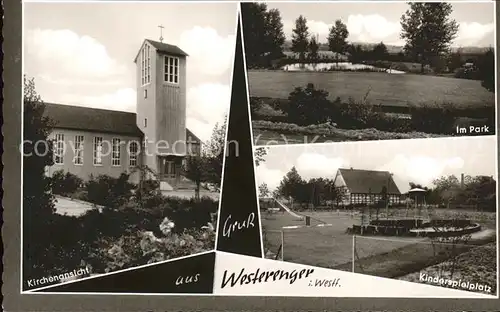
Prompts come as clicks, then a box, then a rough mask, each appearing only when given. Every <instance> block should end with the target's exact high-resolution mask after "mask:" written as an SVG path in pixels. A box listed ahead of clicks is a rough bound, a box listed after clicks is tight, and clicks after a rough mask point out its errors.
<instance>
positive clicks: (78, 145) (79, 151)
mask: <svg viewBox="0 0 500 312" xmlns="http://www.w3.org/2000/svg"><path fill="white" fill-rule="evenodd" d="M83 140H84V138H83V135H75V157H74V158H73V163H74V164H75V165H83Z"/></svg>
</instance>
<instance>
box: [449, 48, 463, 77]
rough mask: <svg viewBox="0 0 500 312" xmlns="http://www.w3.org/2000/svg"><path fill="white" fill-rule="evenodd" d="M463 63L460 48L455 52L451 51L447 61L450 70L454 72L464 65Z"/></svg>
mask: <svg viewBox="0 0 500 312" xmlns="http://www.w3.org/2000/svg"><path fill="white" fill-rule="evenodd" d="M462 65H463V61H462V55H461V53H460V50H459V51H457V52H454V53H450V55H449V56H448V62H447V66H448V70H449V71H450V72H454V71H455V70H457V69H459V68H460V67H462Z"/></svg>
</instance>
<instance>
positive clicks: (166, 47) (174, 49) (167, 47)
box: [134, 39, 189, 62]
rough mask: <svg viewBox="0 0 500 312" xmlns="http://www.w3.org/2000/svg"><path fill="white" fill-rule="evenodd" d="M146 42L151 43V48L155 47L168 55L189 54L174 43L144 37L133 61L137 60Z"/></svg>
mask: <svg viewBox="0 0 500 312" xmlns="http://www.w3.org/2000/svg"><path fill="white" fill-rule="evenodd" d="M146 42H147V43H149V44H150V45H152V46H153V48H155V49H156V50H157V51H159V52H163V53H166V54H170V55H176V56H189V55H188V54H187V53H186V52H184V51H183V50H182V49H181V48H179V47H178V46H176V45H173V44H168V43H163V42H159V41H154V40H151V39H145V40H144V42H143V43H142V45H141V48H140V49H139V51H137V54H136V55H135V58H134V62H137V58H138V57H139V54H140V53H141V50H142V47H143V46H144V44H145V43H146Z"/></svg>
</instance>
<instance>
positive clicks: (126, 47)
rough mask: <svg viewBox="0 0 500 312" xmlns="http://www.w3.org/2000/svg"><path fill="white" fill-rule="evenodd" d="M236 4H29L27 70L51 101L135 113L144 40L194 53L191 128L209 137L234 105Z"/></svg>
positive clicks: (190, 63) (189, 92)
mask: <svg viewBox="0 0 500 312" xmlns="http://www.w3.org/2000/svg"><path fill="white" fill-rule="evenodd" d="M236 10H237V6H236V4H235V3H203V4H201V3H196V4H195V3H91V2H89V3H25V11H24V73H25V74H26V75H27V76H28V77H34V78H35V83H36V88H37V92H38V93H39V94H40V96H41V97H42V99H43V100H44V101H45V102H52V103H60V104H71V105H78V106H88V107H96V108H104V109H112V110H120V111H129V112H135V105H136V85H135V84H136V80H135V75H136V72H135V64H134V58H135V56H136V54H137V53H138V51H139V49H140V47H141V44H142V43H143V41H144V39H152V40H157V41H158V40H159V37H160V28H158V26H159V25H163V26H164V27H165V28H164V29H163V38H164V40H163V42H165V43H170V44H174V45H178V46H179V47H180V48H181V49H183V50H184V51H185V52H186V53H187V54H189V57H188V61H187V89H188V90H187V120H186V122H187V127H188V128H189V129H190V130H192V131H193V132H194V133H195V134H196V135H197V136H198V137H199V138H200V139H202V140H208V139H209V138H210V135H211V133H212V129H213V127H214V126H215V124H216V123H217V122H219V123H222V122H223V121H224V115H225V114H226V113H227V111H228V109H229V102H230V94H231V93H230V84H231V81H230V80H231V74H232V67H233V55H234V49H235V41H236V36H235V34H236Z"/></svg>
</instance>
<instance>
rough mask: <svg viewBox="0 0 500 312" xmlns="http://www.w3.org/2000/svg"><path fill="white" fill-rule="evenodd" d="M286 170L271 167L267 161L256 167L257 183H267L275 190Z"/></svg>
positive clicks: (270, 188)
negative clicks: (267, 164)
mask: <svg viewBox="0 0 500 312" xmlns="http://www.w3.org/2000/svg"><path fill="white" fill-rule="evenodd" d="M285 174H286V173H285V172H283V171H281V170H279V169H271V168H268V167H267V166H266V164H265V163H263V164H261V165H259V166H258V167H257V168H256V176H257V184H258V185H261V184H262V183H266V184H267V187H268V188H269V190H270V191H274V190H275V189H276V188H277V187H278V186H279V185H280V182H281V180H282V179H283V177H284V176H285Z"/></svg>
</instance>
